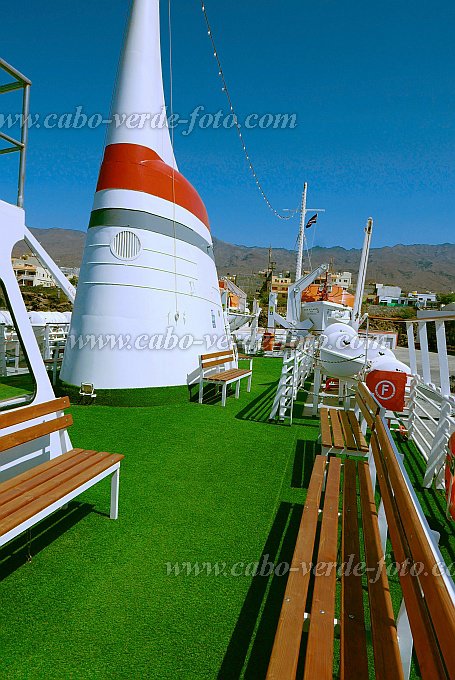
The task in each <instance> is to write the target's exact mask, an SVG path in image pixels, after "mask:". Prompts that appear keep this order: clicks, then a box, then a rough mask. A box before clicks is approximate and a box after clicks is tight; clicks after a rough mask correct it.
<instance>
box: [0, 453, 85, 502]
mask: <svg viewBox="0 0 455 680" xmlns="http://www.w3.org/2000/svg"><path fill="white" fill-rule="evenodd" d="M95 453H96V451H84V449H78V450H74V451H69V452H68V453H67V454H63V455H62V456H58V457H57V458H53V459H52V460H50V461H47V462H46V463H42V464H41V465H36V466H35V467H33V468H32V469H31V470H28V471H27V472H24V473H23V474H21V475H18V476H17V477H13V478H12V479H10V480H9V481H7V482H4V483H2V484H0V516H1V512H2V506H3V505H4V504H5V503H8V502H9V501H12V500H13V499H14V498H16V497H17V496H20V495H21V494H23V493H25V492H28V491H31V490H32V489H34V488H36V487H37V486H39V485H40V484H42V483H44V482H47V481H48V480H50V479H53V478H55V477H56V475H58V474H60V473H61V472H65V471H66V470H70V469H71V468H73V467H74V466H75V465H77V464H78V463H79V462H80V461H81V460H83V459H84V458H87V457H89V456H93V454H95Z"/></svg>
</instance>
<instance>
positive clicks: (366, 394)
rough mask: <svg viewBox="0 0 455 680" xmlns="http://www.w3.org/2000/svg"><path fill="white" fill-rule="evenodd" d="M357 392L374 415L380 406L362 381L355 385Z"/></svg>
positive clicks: (374, 415)
mask: <svg viewBox="0 0 455 680" xmlns="http://www.w3.org/2000/svg"><path fill="white" fill-rule="evenodd" d="M357 390H358V394H359V397H360V398H361V399H362V400H363V401H364V402H365V404H366V406H367V407H368V409H369V410H370V412H371V413H372V414H373V417H376V416H377V415H378V413H379V410H380V406H379V404H378V402H377V401H376V400H375V398H374V397H373V395H372V394H371V392H370V390H369V389H368V387H367V386H366V385H365V384H364V383H363V382H359V383H358V386H357Z"/></svg>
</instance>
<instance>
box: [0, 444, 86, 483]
mask: <svg viewBox="0 0 455 680" xmlns="http://www.w3.org/2000/svg"><path fill="white" fill-rule="evenodd" d="M83 450H84V449H72V450H71V451H68V452H67V453H63V454H62V455H61V456H59V457H58V460H59V462H63V461H64V460H67V459H68V458H72V457H73V456H75V455H76V454H78V453H80V452H81V451H83ZM54 465H55V458H53V459H52V460H48V461H46V462H45V463H41V464H40V465H35V467H33V468H31V469H30V470H27V471H26V472H22V473H21V474H20V475H16V476H15V477H12V478H11V479H9V480H7V481H5V482H1V484H0V490H1V493H3V492H5V491H8V489H12V488H14V487H15V486H16V484H20V483H21V482H23V481H27V480H28V479H31V478H32V477H33V476H34V475H39V474H41V472H44V471H45V470H47V469H48V468H52V467H53V466H54Z"/></svg>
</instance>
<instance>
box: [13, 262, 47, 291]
mask: <svg viewBox="0 0 455 680" xmlns="http://www.w3.org/2000/svg"><path fill="white" fill-rule="evenodd" d="M12 264H13V271H14V274H15V276H16V279H17V281H18V283H19V285H20V286H23V287H32V286H44V287H45V288H52V287H53V286H55V281H54V279H53V277H52V276H51V274H50V273H49V272H48V271H47V269H44V267H42V266H41V265H40V263H39V261H38V260H37V259H36V258H35V257H29V258H27V259H22V258H21V259H19V258H13V259H12Z"/></svg>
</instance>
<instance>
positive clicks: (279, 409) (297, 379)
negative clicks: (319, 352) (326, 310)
mask: <svg viewBox="0 0 455 680" xmlns="http://www.w3.org/2000/svg"><path fill="white" fill-rule="evenodd" d="M314 341H315V338H314V336H312V335H308V336H307V337H306V338H305V339H304V340H300V341H299V342H297V341H294V342H293V341H292V339H291V338H289V341H288V342H287V343H286V347H285V349H284V356H283V366H282V369H281V376H280V380H279V383H278V388H277V391H276V395H275V399H274V401H273V406H272V410H271V412H270V416H269V420H276V419H277V418H278V420H279V421H281V422H284V421H285V420H289V424H290V425H292V412H293V407H294V401H295V400H296V398H297V394H298V392H299V390H300V389H302V387H303V386H304V384H305V380H306V379H307V377H308V376H309V375H310V373H311V372H312V370H313V346H314Z"/></svg>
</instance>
